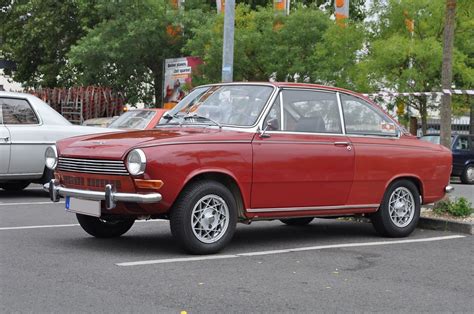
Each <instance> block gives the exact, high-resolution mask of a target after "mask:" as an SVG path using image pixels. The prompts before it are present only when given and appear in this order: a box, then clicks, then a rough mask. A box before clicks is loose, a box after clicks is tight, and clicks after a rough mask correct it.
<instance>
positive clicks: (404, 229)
mask: <svg viewBox="0 0 474 314" xmlns="http://www.w3.org/2000/svg"><path fill="white" fill-rule="evenodd" d="M396 192H398V193H408V194H410V195H411V200H413V208H412V210H411V211H407V206H406V205H407V203H404V202H400V205H399V206H400V207H403V208H400V211H401V212H402V214H403V215H405V213H411V212H413V215H411V214H408V216H405V217H406V218H400V217H398V219H400V220H399V221H398V220H397V217H394V218H393V219H392V218H391V216H390V204H389V203H390V198H391V197H392V194H393V197H394V198H396V195H397V194H396ZM408 194H407V198H408V199H410V197H409V196H408ZM396 206H397V204H396V203H393V207H396ZM393 207H392V208H393ZM420 207H421V206H420V193H419V192H418V188H417V187H416V186H415V184H414V183H413V182H411V181H408V180H399V181H395V182H394V183H392V184H391V185H390V186H389V187H388V188H387V191H385V194H384V197H383V200H382V204H380V208H379V210H378V211H377V212H376V213H375V214H373V215H372V217H371V220H372V224H373V225H374V227H375V230H376V231H377V232H378V233H379V234H380V235H382V236H386V237H393V238H399V237H406V236H408V235H410V234H411V233H412V232H413V230H415V228H416V225H417V224H418V220H419V218H420ZM395 210H396V209H394V211H395ZM394 214H395V213H394ZM404 219H406V220H404ZM394 220H396V221H397V223H398V224H399V225H397V224H396V223H395V222H394Z"/></svg>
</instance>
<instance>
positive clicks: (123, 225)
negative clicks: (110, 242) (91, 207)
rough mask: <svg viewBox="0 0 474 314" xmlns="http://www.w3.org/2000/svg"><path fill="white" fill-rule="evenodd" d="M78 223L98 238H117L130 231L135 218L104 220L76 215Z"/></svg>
mask: <svg viewBox="0 0 474 314" xmlns="http://www.w3.org/2000/svg"><path fill="white" fill-rule="evenodd" d="M76 217H77V221H79V224H80V225H81V227H82V229H84V231H85V232H87V233H88V234H90V235H91V236H94V237H96V238H115V237H120V236H121V235H122V234H124V233H125V232H127V231H128V230H130V228H131V227H132V226H133V223H134V222H135V219H133V218H126V219H117V220H103V219H100V218H97V217H92V216H87V215H82V214H76Z"/></svg>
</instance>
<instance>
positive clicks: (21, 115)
mask: <svg viewBox="0 0 474 314" xmlns="http://www.w3.org/2000/svg"><path fill="white" fill-rule="evenodd" d="M0 111H1V113H0V116H1V117H2V118H3V124H38V123H39V121H38V117H37V116H36V114H35V112H34V111H33V108H31V105H30V104H29V103H28V101H26V100H25V99H16V98H0Z"/></svg>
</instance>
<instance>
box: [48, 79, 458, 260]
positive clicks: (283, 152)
mask: <svg viewBox="0 0 474 314" xmlns="http://www.w3.org/2000/svg"><path fill="white" fill-rule="evenodd" d="M46 165H47V166H48V167H49V168H50V169H54V170H55V179H54V180H52V181H51V182H50V183H49V184H46V185H45V189H47V190H48V191H49V193H50V197H51V199H52V200H53V201H58V200H59V198H60V197H65V198H66V209H67V210H68V211H70V212H73V213H76V215H77V219H78V221H79V223H80V225H81V226H82V228H83V229H84V230H85V231H86V232H88V233H89V234H91V235H93V236H95V237H117V236H120V235H122V234H124V233H125V232H127V231H128V230H129V229H130V228H131V226H132V225H133V223H134V221H135V220H136V219H148V218H164V219H169V220H170V225H171V232H172V234H173V236H174V237H175V239H176V240H177V242H178V243H179V244H180V245H181V246H182V247H183V248H184V249H185V250H186V251H188V252H190V253H194V254H208V253H214V252H217V251H219V250H220V249H222V248H223V247H224V246H225V245H226V244H227V243H229V241H230V240H231V238H232V236H233V234H234V231H235V227H236V223H237V222H244V223H250V222H251V221H254V220H271V219H279V220H281V221H282V222H283V223H285V224H288V225H305V224H308V223H310V222H311V221H312V219H313V217H328V216H329V217H337V216H348V215H366V216H368V217H370V218H371V220H372V222H373V225H374V227H375V229H376V231H378V232H379V233H380V234H382V235H384V236H389V237H403V236H407V235H409V234H410V233H411V232H412V231H413V230H414V228H415V227H416V225H417V222H418V219H419V216H420V206H421V204H427V203H432V202H434V201H437V200H440V199H441V198H443V197H444V195H445V193H446V192H449V191H450V190H451V189H452V187H451V186H449V185H448V184H449V175H450V172H451V152H450V151H449V150H448V149H446V148H444V147H442V146H440V145H436V144H432V143H427V142H423V141H419V140H418V139H417V138H416V137H413V136H411V135H410V134H408V133H407V132H406V131H405V130H404V129H403V128H402V127H400V126H399V125H398V124H397V122H396V121H394V120H393V119H392V118H391V117H389V116H388V115H387V114H386V113H384V111H383V110H381V109H380V108H379V107H378V106H377V105H375V104H374V103H372V102H371V101H370V100H369V99H367V98H365V97H363V96H361V95H360V94H357V93H354V92H351V91H348V90H344V89H339V88H332V87H325V86H319V85H309V84H291V83H231V84H216V85H206V86H201V87H197V88H195V89H194V90H193V91H192V92H191V93H190V94H189V95H188V96H187V97H185V98H184V99H183V100H182V101H181V102H180V103H179V104H177V106H176V107H175V108H173V109H172V110H171V111H169V112H168V113H166V114H165V115H164V116H163V117H162V119H161V121H160V124H159V125H158V126H157V127H156V128H155V129H153V130H145V131H133V132H123V133H113V134H104V135H90V136H83V137H75V138H71V139H64V140H61V141H59V142H58V143H57V145H56V146H52V147H50V148H49V149H48V151H47V152H46Z"/></svg>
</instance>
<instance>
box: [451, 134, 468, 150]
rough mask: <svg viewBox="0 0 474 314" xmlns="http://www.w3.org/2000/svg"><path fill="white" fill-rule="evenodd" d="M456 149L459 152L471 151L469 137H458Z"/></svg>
mask: <svg viewBox="0 0 474 314" xmlns="http://www.w3.org/2000/svg"><path fill="white" fill-rule="evenodd" d="M454 149H457V150H470V149H471V143H470V142H469V138H468V137H464V136H460V137H458V139H457V141H456V144H455V145H454Z"/></svg>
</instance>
